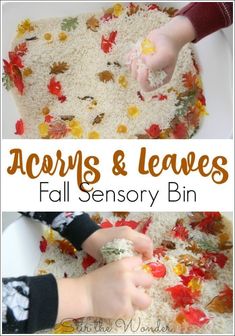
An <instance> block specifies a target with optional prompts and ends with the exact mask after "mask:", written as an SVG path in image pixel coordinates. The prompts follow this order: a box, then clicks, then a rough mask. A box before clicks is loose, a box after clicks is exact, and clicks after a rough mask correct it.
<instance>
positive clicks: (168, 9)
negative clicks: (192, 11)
mask: <svg viewBox="0 0 235 336" xmlns="http://www.w3.org/2000/svg"><path fill="white" fill-rule="evenodd" d="M162 11H163V13H167V14H168V15H169V16H170V17H173V16H174V15H175V14H176V12H177V11H178V9H176V8H174V7H165V8H163V9H162Z"/></svg>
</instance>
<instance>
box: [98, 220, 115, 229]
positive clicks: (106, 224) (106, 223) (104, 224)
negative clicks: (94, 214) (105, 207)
mask: <svg viewBox="0 0 235 336" xmlns="http://www.w3.org/2000/svg"><path fill="white" fill-rule="evenodd" d="M100 227H101V228H102V229H108V228H111V227H113V224H112V223H111V222H110V221H109V220H108V219H106V220H104V221H103V222H102V223H101V224H100Z"/></svg>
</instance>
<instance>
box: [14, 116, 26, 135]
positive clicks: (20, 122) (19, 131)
mask: <svg viewBox="0 0 235 336" xmlns="http://www.w3.org/2000/svg"><path fill="white" fill-rule="evenodd" d="M15 129H16V130H15V134H16V135H23V134H24V122H23V120H22V119H19V120H17V122H16V124H15Z"/></svg>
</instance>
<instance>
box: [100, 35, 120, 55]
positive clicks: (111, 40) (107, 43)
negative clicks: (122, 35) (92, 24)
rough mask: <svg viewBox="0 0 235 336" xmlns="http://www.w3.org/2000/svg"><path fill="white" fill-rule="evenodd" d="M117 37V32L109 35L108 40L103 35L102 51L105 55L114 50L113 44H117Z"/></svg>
mask: <svg viewBox="0 0 235 336" xmlns="http://www.w3.org/2000/svg"><path fill="white" fill-rule="evenodd" d="M116 36H117V31H113V32H111V33H110V34H109V37H108V38H106V37H104V36H103V35H102V38H101V49H102V50H103V52H104V53H106V54H107V53H109V52H110V51H111V50H112V47H113V44H115V43H116V42H115V39H116Z"/></svg>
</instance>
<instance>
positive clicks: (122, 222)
mask: <svg viewBox="0 0 235 336" xmlns="http://www.w3.org/2000/svg"><path fill="white" fill-rule="evenodd" d="M138 225H139V222H136V221H134V220H129V221H127V220H125V219H124V218H122V219H120V220H119V221H117V222H116V223H115V226H116V227H119V226H129V227H130V228H131V229H134V230H135V229H136V228H137V226H138Z"/></svg>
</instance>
